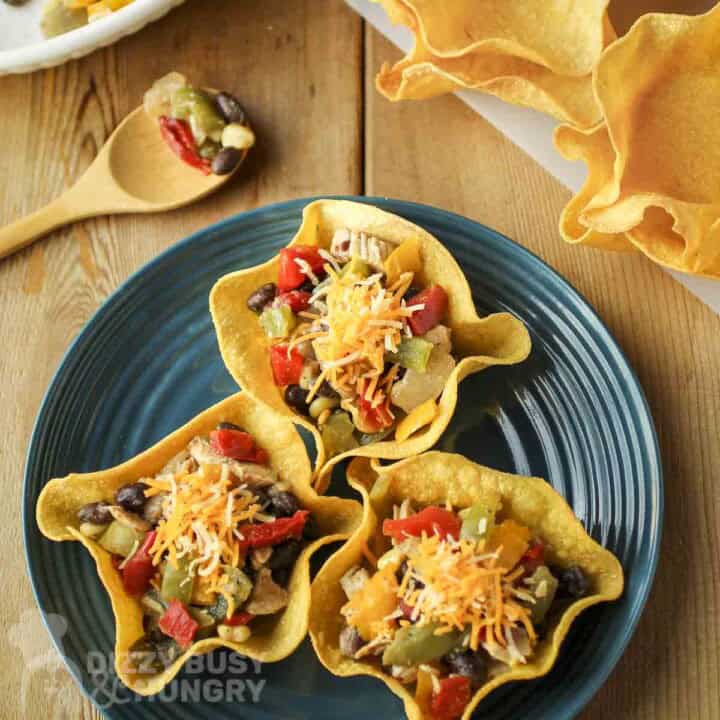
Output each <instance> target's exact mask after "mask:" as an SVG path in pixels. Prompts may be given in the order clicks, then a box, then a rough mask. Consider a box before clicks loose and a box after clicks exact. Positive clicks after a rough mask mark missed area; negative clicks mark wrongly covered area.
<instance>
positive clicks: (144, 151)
mask: <svg viewBox="0 0 720 720" xmlns="http://www.w3.org/2000/svg"><path fill="white" fill-rule="evenodd" d="M246 155H247V150H245V151H243V153H242V157H241V159H240V162H239V163H238V165H237V167H236V168H235V170H233V172H232V173H230V174H228V175H203V173H202V172H200V171H199V170H197V169H196V168H193V167H190V166H189V165H186V164H185V163H184V162H183V161H182V160H181V159H180V158H179V157H177V155H175V154H174V153H173V152H172V150H171V149H170V148H169V147H168V146H167V145H166V144H165V141H164V140H163V138H162V135H161V134H160V129H159V127H158V124H157V122H156V121H155V120H154V119H153V118H151V117H150V116H149V115H148V114H147V113H146V112H145V110H144V108H143V107H142V106H141V107H139V108H137V109H136V110H133V112H131V113H130V114H129V115H128V116H127V117H126V118H125V119H124V120H123V121H122V122H121V123H120V125H118V127H117V128H116V129H115V131H114V132H113V134H112V135H111V136H110V138H109V139H108V141H107V142H106V143H105V145H103V147H102V148H101V150H100V152H99V153H98V155H97V157H96V158H95V160H93V162H92V164H91V165H90V167H89V168H88V169H87V170H86V171H85V172H84V173H83V175H82V176H81V177H80V179H79V180H78V181H77V182H76V183H75V185H73V186H72V187H71V188H70V189H69V190H67V191H66V192H65V193H64V194H63V195H61V196H60V197H59V198H58V199H57V200H54V201H53V202H51V203H50V204H49V205H46V206H45V207H44V208H42V209H40V210H38V211H36V212H34V213H32V214H31V215H28V216H27V217H25V218H22V219H21V220H18V221H16V222H14V223H12V224H10V225H8V226H7V227H5V228H2V229H0V259H1V258H3V257H6V256H8V255H10V254H12V253H14V252H15V251H17V250H20V249H21V248H24V247H26V246H27V245H29V244H30V243H32V242H33V241H34V240H36V239H37V238H39V237H41V236H42V235H45V234H46V233H48V232H50V231H51V230H54V229H55V228H58V227H61V226H62V225H66V224H68V223H70V222H74V221H75V220H82V219H84V218H89V217H95V216H96V215H112V214H115V213H131V212H136V213H150V212H161V211H163V210H172V209H174V208H177V207H180V206H182V205H187V204H189V203H191V202H193V201H194V200H198V199H199V198H202V197H204V196H205V195H208V194H209V193H211V192H213V191H214V190H217V189H218V188H219V187H220V186H221V185H223V184H224V183H226V182H227V181H228V180H229V179H230V178H231V177H232V175H233V174H234V173H235V172H236V171H237V168H238V167H240V165H242V163H243V161H244V160H245V157H246Z"/></svg>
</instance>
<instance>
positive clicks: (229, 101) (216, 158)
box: [143, 72, 255, 175]
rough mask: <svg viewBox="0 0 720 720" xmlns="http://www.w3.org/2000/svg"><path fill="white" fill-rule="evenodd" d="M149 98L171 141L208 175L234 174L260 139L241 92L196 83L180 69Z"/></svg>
mask: <svg viewBox="0 0 720 720" xmlns="http://www.w3.org/2000/svg"><path fill="white" fill-rule="evenodd" d="M143 104H144V106H145V112H147V114H148V115H150V117H152V118H154V119H156V120H157V122H158V124H159V126H160V132H161V133H162V136H163V138H164V140H165V142H166V143H167V145H168V147H169V148H170V149H171V150H172V151H173V152H174V153H175V154H176V155H177V156H178V157H179V158H180V159H181V160H182V161H183V162H184V163H186V164H188V165H190V166H191V167H194V168H197V169H198V170H200V171H201V172H202V173H204V174H205V175H209V174H210V173H214V174H215V175H228V174H230V173H231V172H233V170H235V168H236V167H237V166H238V165H239V164H240V161H241V160H242V159H243V157H244V154H245V153H246V152H247V151H248V150H249V149H250V148H251V147H252V146H253V145H254V144H255V135H254V133H253V131H252V130H251V128H250V126H249V124H248V122H247V117H246V115H245V112H244V110H243V108H242V106H241V105H240V101H239V100H238V99H237V98H235V97H234V96H233V95H230V94H229V93H227V92H220V93H215V92H212V91H209V90H201V89H198V88H194V87H192V86H191V85H189V84H188V82H187V80H186V78H185V76H184V75H181V74H180V73H178V72H171V73H168V74H167V75H165V76H164V77H162V78H160V79H159V80H157V81H156V82H155V83H153V86H152V87H151V88H150V89H149V90H148V91H147V92H146V93H145V98H144V102H143Z"/></svg>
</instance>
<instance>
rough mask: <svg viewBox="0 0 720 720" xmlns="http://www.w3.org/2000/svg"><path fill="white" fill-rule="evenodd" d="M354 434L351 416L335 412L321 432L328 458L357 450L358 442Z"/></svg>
mask: <svg viewBox="0 0 720 720" xmlns="http://www.w3.org/2000/svg"><path fill="white" fill-rule="evenodd" d="M354 433H355V426H354V425H353V421H352V420H351V419H350V415H348V414H347V413H346V412H342V411H339V412H334V413H333V414H332V415H331V416H330V417H329V418H328V419H327V421H326V422H325V424H324V425H323V426H322V429H321V431H320V434H321V436H322V440H323V445H324V446H325V450H326V451H327V454H328V457H334V456H335V455H339V454H340V453H343V452H345V451H346V450H353V449H354V448H356V447H357V445H358V442H357V440H356V439H355V434H354Z"/></svg>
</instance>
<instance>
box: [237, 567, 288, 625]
mask: <svg viewBox="0 0 720 720" xmlns="http://www.w3.org/2000/svg"><path fill="white" fill-rule="evenodd" d="M287 604H288V593H287V590H285V589H284V588H281V587H280V586H279V585H278V584H277V583H275V581H274V580H273V579H272V573H271V572H270V570H268V569H267V568H262V570H260V571H259V572H258V574H257V577H256V578H255V585H253V589H252V593H251V595H250V599H249V600H248V601H247V604H246V605H245V607H244V610H247V612H249V613H252V614H253V615H272V614H273V613H276V612H278V611H280V610H282V609H283V608H284V607H285V606H286V605H287Z"/></svg>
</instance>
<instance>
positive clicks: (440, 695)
mask: <svg viewBox="0 0 720 720" xmlns="http://www.w3.org/2000/svg"><path fill="white" fill-rule="evenodd" d="M470 698H471V688H470V678H469V677H465V676H464V675H452V676H451V677H447V678H443V679H442V680H440V684H439V687H438V689H437V691H436V692H435V693H433V697H432V701H431V703H430V710H431V712H432V717H433V720H457V718H459V717H461V716H462V714H463V712H464V711H465V708H466V707H467V704H468V703H469V702H470Z"/></svg>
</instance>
